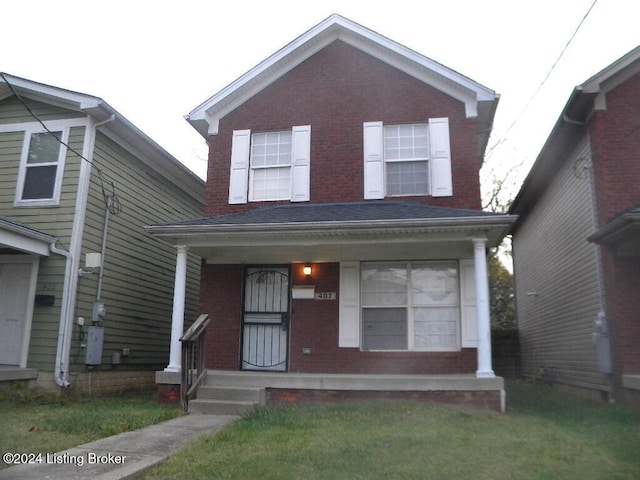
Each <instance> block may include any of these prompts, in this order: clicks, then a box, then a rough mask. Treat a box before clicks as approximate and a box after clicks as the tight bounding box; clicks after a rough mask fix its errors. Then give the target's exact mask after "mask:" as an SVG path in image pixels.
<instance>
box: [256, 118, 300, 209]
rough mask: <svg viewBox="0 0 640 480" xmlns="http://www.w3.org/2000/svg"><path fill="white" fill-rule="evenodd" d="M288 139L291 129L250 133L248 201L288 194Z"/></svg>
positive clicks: (289, 194)
mask: <svg viewBox="0 0 640 480" xmlns="http://www.w3.org/2000/svg"><path fill="white" fill-rule="evenodd" d="M291 141H292V135H291V130H289V131H283V132H268V133H254V134H253V135H251V170H250V173H249V199H250V200H253V201H261V200H288V199H289V198H290V197H291V154H292V151H291V147H292V143H291Z"/></svg>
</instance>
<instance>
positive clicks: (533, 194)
mask: <svg viewBox="0 0 640 480" xmlns="http://www.w3.org/2000/svg"><path fill="white" fill-rule="evenodd" d="M638 72H640V46H638V47H636V48H634V49H633V50H631V51H630V52H629V53H627V54H626V55H624V56H623V57H621V58H620V59H618V60H616V61H615V62H613V63H612V64H611V65H609V66H608V67H606V68H604V69H603V70H601V71H600V72H598V73H597V74H595V75H594V76H592V77H591V78H589V79H588V80H586V81H585V82H584V83H582V84H581V85H578V86H577V87H575V88H574V90H573V92H572V93H571V96H570V97H569V100H568V101H567V103H566V105H565V106H564V108H563V109H562V112H561V114H560V116H559V117H558V119H557V121H556V123H555V125H554V127H553V130H551V133H550V134H549V137H548V138H547V140H546V142H545V144H544V146H543V147H542V149H541V150H540V153H539V154H538V157H537V158H536V161H535V162H534V164H533V166H532V167H531V170H530V171H529V174H528V175H527V177H526V178H525V180H524V182H523V184H522V186H521V188H520V191H519V192H518V194H517V195H516V198H515V199H514V201H513V203H512V205H511V208H510V209H509V213H512V214H517V215H519V216H520V218H519V220H518V221H517V222H516V223H515V224H514V226H513V228H512V231H511V233H513V232H515V230H517V229H518V226H519V225H520V224H521V222H522V221H523V220H524V217H525V216H526V214H527V213H528V212H529V211H530V210H531V208H532V207H533V205H535V203H536V202H537V200H538V199H539V198H540V197H541V196H542V194H543V193H544V192H545V190H546V189H547V188H548V186H549V184H550V183H551V182H550V180H551V179H552V178H553V176H554V175H555V174H556V173H557V171H558V167H559V165H558V164H557V162H559V161H560V162H564V161H567V160H568V158H567V156H566V155H562V152H563V151H564V150H565V149H566V148H567V147H568V146H569V145H571V144H572V142H574V141H575V139H576V138H577V137H578V136H579V135H581V134H582V132H583V131H584V129H585V128H586V126H587V123H588V121H589V119H590V118H591V114H592V112H593V111H596V110H605V109H606V94H607V93H608V92H609V91H611V90H613V89H614V88H615V87H617V86H618V85H620V84H622V83H624V82H625V81H626V80H628V79H629V78H630V77H632V76H633V75H635V74H637V73H638Z"/></svg>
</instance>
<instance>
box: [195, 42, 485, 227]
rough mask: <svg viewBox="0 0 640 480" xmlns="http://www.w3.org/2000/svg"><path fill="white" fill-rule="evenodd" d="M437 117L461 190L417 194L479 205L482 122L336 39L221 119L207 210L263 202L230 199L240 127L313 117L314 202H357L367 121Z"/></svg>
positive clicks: (309, 121)
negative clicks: (445, 121)
mask: <svg viewBox="0 0 640 480" xmlns="http://www.w3.org/2000/svg"><path fill="white" fill-rule="evenodd" d="M294 92H295V94H294ZM437 117H448V118H449V128H450V136H451V156H452V160H451V162H452V168H453V172H452V173H453V191H454V195H453V196H452V197H443V198H432V197H426V198H424V197H423V198H420V197H417V198H418V199H421V200H423V201H428V202H429V203H430V204H432V205H437V206H444V207H453V208H470V209H476V210H479V209H481V205H480V181H479V167H480V159H479V158H478V153H477V135H476V122H475V119H468V118H466V116H465V107H464V104H463V103H462V102H459V101H457V100H454V99H453V98H451V97H449V96H447V95H445V94H444V93H442V92H440V91H438V90H436V89H434V88H431V87H429V86H427V85H425V84H424V83H422V82H420V81H418V80H417V79H415V78H413V77H411V76H409V75H407V74H405V73H403V72H400V71H399V70H397V69H395V68H393V67H391V66H389V65H387V64H385V63H383V62H381V61H379V60H377V59H375V58H373V57H371V56H370V55H367V54H366V53H363V52H361V51H359V50H357V49H355V48H354V47H351V46H349V45H347V44H345V43H342V42H340V41H336V42H334V43H332V44H331V45H329V46H328V47H326V48H325V49H323V50H321V51H320V52H318V53H316V54H315V55H313V56H312V57H310V58H309V59H307V60H306V61H305V62H303V63H302V64H300V65H298V66H297V67H296V68H294V69H293V70H291V71H290V72H288V73H287V75H285V76H283V77H281V78H280V79H279V80H277V81H275V82H274V83H273V84H271V85H270V86H268V87H267V88H265V89H264V90H262V91H261V92H260V93H259V94H257V95H255V96H254V97H253V98H251V99H250V100H249V101H247V102H245V103H244V104H243V105H241V106H240V107H238V108H237V109H235V110H234V111H233V112H231V113H229V114H228V115H227V116H226V117H224V118H223V119H222V120H221V121H220V130H219V133H218V134H217V135H215V136H211V137H209V170H208V178H207V193H206V206H205V215H207V216H209V215H224V214H228V213H236V212H241V211H244V210H247V209H250V208H255V207H256V206H258V205H259V203H256V202H251V203H249V204H243V205H229V204H228V193H229V165H230V158H231V138H232V134H233V131H234V130H242V129H251V130H252V131H273V130H278V129H290V128H291V127H292V126H294V125H311V192H310V195H311V199H310V201H311V203H326V202H355V201H362V200H363V199H364V194H363V191H364V186H363V176H364V173H363V134H362V129H363V127H362V125H363V123H364V122H369V121H383V122H385V123H410V122H424V121H426V120H427V119H429V118H437ZM409 198H411V197H409ZM403 199H407V197H403ZM274 203H276V202H268V204H269V205H273V204H274Z"/></svg>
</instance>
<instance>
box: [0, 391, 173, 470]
mask: <svg viewBox="0 0 640 480" xmlns="http://www.w3.org/2000/svg"><path fill="white" fill-rule="evenodd" d="M181 414H182V410H180V409H179V408H178V407H176V406H167V405H161V404H159V403H158V400H157V394H156V393H155V391H143V392H136V393H127V394H121V395H111V396H105V397H101V398H93V399H73V398H68V397H67V396H64V395H63V396H60V395H58V394H53V393H48V392H44V391H41V390H27V389H24V388H12V389H8V390H3V391H1V392H0V446H1V447H2V448H1V449H2V453H7V452H13V453H53V452H59V451H61V450H64V449H67V448H71V447H75V446H77V445H80V444H83V443H86V442H91V441H93V440H98V439H100V438H104V437H108V436H111V435H116V434H118V433H122V432H126V431H129V430H135V429H138V428H142V427H146V426H148V425H152V424H155V423H158V422H162V421H165V420H169V419H171V418H174V417H176V416H179V415H181ZM6 467H7V465H5V464H4V462H0V469H2V468H6Z"/></svg>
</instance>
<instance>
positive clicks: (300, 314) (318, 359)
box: [147, 15, 513, 410]
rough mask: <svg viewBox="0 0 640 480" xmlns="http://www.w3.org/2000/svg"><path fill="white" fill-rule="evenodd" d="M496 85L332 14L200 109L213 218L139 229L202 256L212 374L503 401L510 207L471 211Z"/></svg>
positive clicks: (270, 384)
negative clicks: (500, 318)
mask: <svg viewBox="0 0 640 480" xmlns="http://www.w3.org/2000/svg"><path fill="white" fill-rule="evenodd" d="M498 98H499V97H498V95H497V94H496V93H495V92H494V91H492V90H490V89H488V88H486V87H484V86H482V85H480V84H478V83H476V82H474V81H473V80H471V79H469V78H467V77H465V76H463V75H461V74H459V73H457V72H455V71H453V70H451V69H449V68H447V67H445V66H443V65H441V64H439V63H437V62H434V61H433V60H431V59H429V58H426V57H424V56H422V55H421V54H419V53H416V52H414V51H412V50H410V49H408V48H406V47H404V46H402V45H399V44H397V43H395V42H393V41H392V40H389V39H388V38H385V37H383V36H381V35H379V34H377V33H375V32H373V31H371V30H369V29H367V28H365V27H362V26H361V25H358V24H356V23H354V22H352V21H350V20H347V19H345V18H343V17H341V16H339V15H332V16H330V17H329V18H327V19H326V20H324V21H323V22H321V23H320V24H318V25H316V26H315V27H313V28H312V29H311V30H309V31H307V32H306V33H304V34H303V35H301V36H300V37H298V38H297V39H295V40H294V41H292V42H291V43H289V44H288V45H286V46H285V47H284V48H282V49H281V50H279V51H278V52H276V53H275V54H273V55H272V56H271V57H269V58H267V59H266V60H264V61H263V62H261V63H260V64H258V65H257V66H256V67H254V68H253V69H251V70H250V71H248V72H247V73H246V74H244V75H243V76H241V77H240V78H238V79H237V80H236V81H234V82H233V83H231V84H230V85H229V86H228V87H226V88H224V89H223V90H221V91H220V92H218V93H216V94H215V95H214V96H213V97H211V98H209V99H208V100H206V101H205V102H204V103H202V105H200V106H198V107H197V108H195V109H194V110H193V111H192V112H191V113H190V114H189V115H188V121H189V122H190V123H191V124H192V125H193V127H194V128H195V129H196V130H197V131H198V132H199V133H200V134H201V135H202V136H203V137H204V138H205V139H206V140H207V142H208V145H209V168H208V178H207V191H206V202H205V203H206V206H205V215H206V216H205V218H198V219H185V220H184V221H182V222H174V223H168V224H162V225H154V226H150V227H147V231H148V232H150V233H151V234H153V235H155V236H157V237H159V238H164V239H165V240H166V241H168V242H170V243H172V244H173V245H175V246H176V248H177V252H178V254H177V271H178V272H179V271H181V269H180V265H181V263H182V262H184V259H185V256H186V254H187V253H186V252H192V253H196V254H198V255H200V256H201V257H202V258H203V265H202V284H201V295H200V299H201V302H200V308H201V312H203V313H207V314H209V316H210V317H211V319H212V323H211V325H210V326H209V328H208V334H207V335H208V336H207V357H206V366H207V368H209V369H211V370H210V371H209V375H208V383H210V384H212V383H216V384H218V385H221V386H222V385H228V384H230V383H234V382H235V383H242V384H243V385H249V386H253V387H262V388H265V389H266V398H267V401H270V402H279V401H288V400H298V399H328V398H359V397H362V396H371V395H374V396H394V397H395V396H412V397H415V398H436V399H441V400H444V401H452V402H464V403H470V404H476V405H482V406H484V407H486V408H490V409H494V410H500V409H502V408H504V395H503V394H504V388H503V382H502V379H501V378H498V377H496V376H495V375H494V372H493V368H492V365H491V340H490V331H489V302H488V281H487V263H486V251H487V248H489V247H493V246H496V245H498V244H499V243H500V241H501V239H502V237H503V235H504V233H505V232H506V231H507V230H508V228H509V225H510V224H511V223H512V221H513V217H512V216H507V215H499V214H494V213H489V212H484V211H482V209H481V201H480V182H479V169H480V166H481V164H482V159H483V155H484V151H485V147H486V144H487V140H488V136H489V133H490V130H491V125H492V120H493V117H494V113H495V110H496V107H497V103H498ZM176 285H177V289H176V294H175V302H177V303H178V308H177V309H176V310H175V311H177V312H178V313H177V314H176V315H174V318H173V322H174V327H175V330H174V331H175V332H176V335H174V337H173V340H172V345H171V347H172V354H171V360H170V364H169V366H168V367H167V369H165V371H164V372H159V374H158V377H157V381H158V382H159V383H160V384H164V385H167V384H172V383H176V382H173V381H172V380H171V375H172V374H174V373H175V372H177V371H179V370H180V368H181V364H180V354H179V351H180V343H179V335H180V334H181V332H182V325H183V322H184V318H183V314H182V313H181V311H180V308H179V303H180V302H181V301H182V295H183V292H184V287H183V281H182V279H181V278H176Z"/></svg>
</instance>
